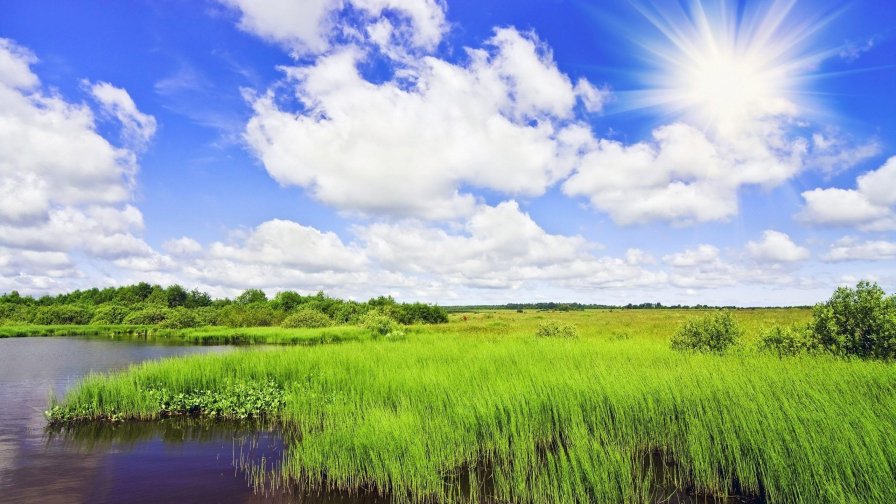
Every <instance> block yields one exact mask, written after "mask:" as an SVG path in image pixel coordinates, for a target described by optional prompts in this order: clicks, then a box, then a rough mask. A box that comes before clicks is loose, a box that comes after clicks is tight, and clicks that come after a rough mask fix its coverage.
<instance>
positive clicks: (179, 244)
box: [162, 236, 202, 256]
mask: <svg viewBox="0 0 896 504" xmlns="http://www.w3.org/2000/svg"><path fill="white" fill-rule="evenodd" d="M162 248H164V249H165V250H166V251H168V253H170V254H171V255H175V256H185V255H193V254H198V253H199V252H200V251H202V245H200V244H199V242H197V241H196V240H194V239H192V238H189V237H187V236H182V237H180V238H177V239H175V240H168V241H166V242H165V243H163V244H162Z"/></svg>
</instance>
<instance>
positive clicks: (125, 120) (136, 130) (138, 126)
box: [90, 82, 156, 149]
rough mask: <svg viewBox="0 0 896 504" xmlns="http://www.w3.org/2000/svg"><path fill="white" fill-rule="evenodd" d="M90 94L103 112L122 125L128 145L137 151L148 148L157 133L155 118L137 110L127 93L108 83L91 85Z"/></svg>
mask: <svg viewBox="0 0 896 504" xmlns="http://www.w3.org/2000/svg"><path fill="white" fill-rule="evenodd" d="M90 92H91V93H92V94H93V97H94V98H96V100H97V101H98V102H99V103H100V104H101V105H102V107H103V110H104V111H106V112H107V113H109V114H111V115H112V116H113V117H115V118H116V119H118V121H119V122H120V123H121V127H122V136H123V137H124V138H125V140H126V142H127V143H128V145H131V146H132V147H133V148H136V149H144V148H146V145H147V144H148V143H149V140H150V139H151V138H152V136H153V135H154V134H155V132H156V119H155V117H153V116H151V115H148V114H144V113H143V112H140V111H139V110H137V105H136V104H135V103H134V100H133V99H132V98H131V95H129V94H128V92H127V91H125V90H124V89H121V88H118V87H115V86H113V85H112V84H109V83H108V82H97V83H95V84H92V85H90Z"/></svg>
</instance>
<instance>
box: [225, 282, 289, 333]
mask: <svg viewBox="0 0 896 504" xmlns="http://www.w3.org/2000/svg"><path fill="white" fill-rule="evenodd" d="M259 292H260V291H259ZM283 317H284V314H283V312H281V311H279V310H275V309H273V308H271V307H270V306H268V305H267V304H264V303H255V304H247V305H239V304H232V305H228V306H226V307H224V308H221V310H220V311H219V312H218V324H220V325H224V326H228V327H268V326H273V325H278V324H279V323H280V321H281V320H283Z"/></svg>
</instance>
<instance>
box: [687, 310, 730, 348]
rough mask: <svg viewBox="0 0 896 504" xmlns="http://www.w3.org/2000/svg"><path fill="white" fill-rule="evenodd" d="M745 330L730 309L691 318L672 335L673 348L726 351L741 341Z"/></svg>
mask: <svg viewBox="0 0 896 504" xmlns="http://www.w3.org/2000/svg"><path fill="white" fill-rule="evenodd" d="M742 333H743V331H742V330H741V328H740V326H739V325H738V324H737V321H736V320H735V319H734V317H733V316H732V315H731V313H730V312H728V311H718V312H715V313H711V314H708V315H706V316H704V317H701V318H699V319H690V320H688V321H687V322H685V323H684V325H683V326H682V327H681V328H680V329H679V330H678V332H677V333H675V336H673V337H672V349H674V350H693V351H697V352H712V353H724V352H725V351H726V350H728V349H729V348H731V347H732V346H734V345H736V344H737V343H738V342H739V341H740V337H741V335H742Z"/></svg>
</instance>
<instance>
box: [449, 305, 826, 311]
mask: <svg viewBox="0 0 896 504" xmlns="http://www.w3.org/2000/svg"><path fill="white" fill-rule="evenodd" d="M754 308H760V307H753V308H738V307H736V306H714V305H705V304H696V305H681V304H677V305H664V304H662V303H640V304H632V303H629V304H627V305H608V304H582V303H554V302H549V303H507V304H503V305H467V306H446V307H445V309H446V310H448V311H449V312H451V313H458V312H466V311H476V310H538V311H583V310H611V309H613V310H672V309H674V310H708V309H727V310H743V309H754ZM792 308H810V307H809V306H793V307H792Z"/></svg>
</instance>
